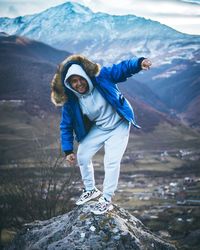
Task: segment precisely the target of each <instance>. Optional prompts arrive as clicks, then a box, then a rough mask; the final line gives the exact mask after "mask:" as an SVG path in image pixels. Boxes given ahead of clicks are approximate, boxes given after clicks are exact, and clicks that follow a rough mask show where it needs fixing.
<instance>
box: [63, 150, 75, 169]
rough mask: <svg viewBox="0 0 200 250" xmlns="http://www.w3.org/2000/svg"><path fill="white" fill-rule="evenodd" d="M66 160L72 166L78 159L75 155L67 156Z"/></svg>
mask: <svg viewBox="0 0 200 250" xmlns="http://www.w3.org/2000/svg"><path fill="white" fill-rule="evenodd" d="M65 159H66V161H67V163H69V165H70V166H72V165H74V164H75V160H76V157H75V154H74V153H72V154H69V155H67V156H66V158H65Z"/></svg>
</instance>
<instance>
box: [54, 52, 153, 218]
mask: <svg viewBox="0 0 200 250" xmlns="http://www.w3.org/2000/svg"><path fill="white" fill-rule="evenodd" d="M150 66H151V61H150V60H148V59H146V58H143V57H141V58H132V59H130V60H126V61H122V62H121V63H119V64H116V65H115V64H114V65H113V66H112V67H102V68H101V69H100V66H99V65H98V64H96V63H94V62H91V61H90V60H88V59H87V58H85V57H83V56H81V55H73V56H70V57H68V58H67V59H65V60H64V61H63V62H62V63H61V64H60V66H59V68H58V71H57V73H56V74H55V76H54V78H53V80H52V84H51V86H52V94H51V98H52V101H53V103H54V104H56V105H63V107H62V119H61V123H60V130H61V142H62V150H63V151H64V152H65V154H66V160H67V162H68V163H69V164H71V165H72V164H74V163H75V160H76V159H77V162H78V165H79V167H80V172H81V176H82V180H83V184H84V186H85V188H84V191H83V193H82V195H81V196H80V198H79V199H78V201H77V202H76V204H77V205H82V204H84V203H85V202H87V201H89V200H93V199H95V198H97V197H99V196H100V198H99V201H98V202H97V203H96V205H95V206H94V207H93V208H92V212H93V213H94V214H103V213H105V212H107V211H109V210H112V208H113V206H112V203H111V201H112V196H113V195H114V192H115V190H116V188H117V184H118V178H119V173H120V162H121V159H122V156H123V154H124V152H125V149H126V147H127V143H128V138H129V131H130V126H131V124H132V125H133V126H134V127H136V128H140V126H139V125H137V123H136V121H135V117H134V112H133V110H132V107H131V105H130V104H129V102H128V101H127V99H126V98H125V97H124V96H123V95H122V94H121V92H120V91H119V89H118V87H117V83H118V82H123V81H126V79H127V78H128V77H131V76H132V75H133V74H135V73H138V72H139V71H140V70H142V69H143V70H146V69H149V68H150ZM74 135H76V140H77V141H78V142H79V145H78V150H77V154H76V155H75V153H74V152H73V141H74ZM102 146H104V150H105V155H104V170H105V178H104V183H103V193H101V192H100V190H98V189H97V188H96V187H95V179H94V169H93V165H92V161H91V159H92V157H93V156H94V155H95V153H96V152H97V151H98V150H99V149H100V148H101V147H102Z"/></svg>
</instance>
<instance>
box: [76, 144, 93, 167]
mask: <svg viewBox="0 0 200 250" xmlns="http://www.w3.org/2000/svg"><path fill="white" fill-rule="evenodd" d="M90 160H91V156H90V155H89V154H88V152H87V149H85V150H84V149H82V148H78V151H77V161H78V164H79V165H84V164H87V163H88V162H89V161H90Z"/></svg>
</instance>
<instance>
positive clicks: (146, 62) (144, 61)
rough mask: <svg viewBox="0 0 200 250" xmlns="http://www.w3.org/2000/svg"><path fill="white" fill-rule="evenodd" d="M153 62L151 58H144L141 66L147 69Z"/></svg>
mask: <svg viewBox="0 0 200 250" xmlns="http://www.w3.org/2000/svg"><path fill="white" fill-rule="evenodd" d="M151 65H152V63H151V61H150V60H149V59H147V58H146V59H144V60H143V61H142V63H141V68H142V69H144V70H147V69H150V67H151Z"/></svg>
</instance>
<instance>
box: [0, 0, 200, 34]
mask: <svg viewBox="0 0 200 250" xmlns="http://www.w3.org/2000/svg"><path fill="white" fill-rule="evenodd" d="M64 2H66V0H42V1H41V0H0V16H1V17H5V16H7V17H16V16H20V15H21V16H23V15H27V14H33V13H38V12H41V11H43V10H45V9H47V8H50V7H52V6H56V5H59V4H61V3H64ZM71 2H78V3H81V4H84V5H85V6H88V7H89V8H90V9H91V10H92V11H94V12H98V11H101V12H106V13H109V14H117V15H124V14H134V15H137V16H142V17H145V18H150V19H152V20H156V21H159V22H161V23H163V24H166V25H168V26H170V27H172V28H174V29H176V30H179V31H181V32H184V33H188V34H198V35H200V0H72V1H71Z"/></svg>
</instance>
